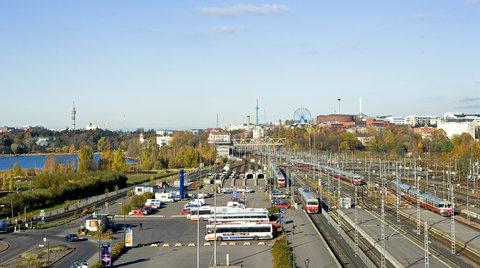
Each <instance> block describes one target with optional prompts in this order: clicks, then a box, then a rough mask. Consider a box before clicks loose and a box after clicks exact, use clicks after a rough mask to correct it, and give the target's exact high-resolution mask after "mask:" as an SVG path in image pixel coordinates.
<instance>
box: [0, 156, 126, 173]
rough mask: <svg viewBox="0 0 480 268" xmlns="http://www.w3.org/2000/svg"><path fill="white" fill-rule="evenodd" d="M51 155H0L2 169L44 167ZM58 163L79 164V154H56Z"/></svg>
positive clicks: (98, 157) (97, 158)
mask: <svg viewBox="0 0 480 268" xmlns="http://www.w3.org/2000/svg"><path fill="white" fill-rule="evenodd" d="M49 156H50V155H18V156H5V157H0V170H8V169H12V168H13V165H14V164H15V163H18V164H19V165H20V167H22V169H29V168H43V166H44V165H45V161H46V160H47V158H48V157H49ZM100 158H101V157H100V154H94V155H93V159H94V160H95V162H97V163H98V161H99V160H100ZM55 159H56V162H57V164H60V163H62V164H66V165H67V164H70V162H72V161H73V164H74V165H75V167H76V166H77V164H78V156H77V155H76V154H74V155H69V154H61V155H55ZM133 163H134V161H133V160H131V159H127V164H133Z"/></svg>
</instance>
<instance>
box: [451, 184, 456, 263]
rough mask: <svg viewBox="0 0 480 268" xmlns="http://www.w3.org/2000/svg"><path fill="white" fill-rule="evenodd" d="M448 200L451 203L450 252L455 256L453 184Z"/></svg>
mask: <svg viewBox="0 0 480 268" xmlns="http://www.w3.org/2000/svg"><path fill="white" fill-rule="evenodd" d="M450 189H451V192H450V195H451V196H450V198H451V202H452V212H451V213H450V250H451V252H452V254H455V196H454V189H453V184H450Z"/></svg>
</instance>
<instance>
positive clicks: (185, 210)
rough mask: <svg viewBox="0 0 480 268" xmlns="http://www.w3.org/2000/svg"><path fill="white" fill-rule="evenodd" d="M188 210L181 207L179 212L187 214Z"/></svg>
mask: <svg viewBox="0 0 480 268" xmlns="http://www.w3.org/2000/svg"><path fill="white" fill-rule="evenodd" d="M189 212H190V210H189V209H182V210H180V214H182V215H187V214H188V213H189Z"/></svg>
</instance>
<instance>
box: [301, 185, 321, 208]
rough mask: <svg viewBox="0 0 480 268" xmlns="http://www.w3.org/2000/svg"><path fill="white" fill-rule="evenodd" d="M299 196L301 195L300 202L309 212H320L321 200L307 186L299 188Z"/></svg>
mask: <svg viewBox="0 0 480 268" xmlns="http://www.w3.org/2000/svg"><path fill="white" fill-rule="evenodd" d="M298 196H299V197H300V202H301V203H302V205H303V209H305V211H306V212H308V213H318V212H319V208H320V206H319V202H318V197H317V196H315V195H314V194H313V193H311V192H310V191H309V190H307V189H305V188H298Z"/></svg>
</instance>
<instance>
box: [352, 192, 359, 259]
mask: <svg viewBox="0 0 480 268" xmlns="http://www.w3.org/2000/svg"><path fill="white" fill-rule="evenodd" d="M353 188H354V189H355V210H354V213H355V214H354V217H355V233H354V235H355V257H356V256H358V193H357V186H356V185H353Z"/></svg>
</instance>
